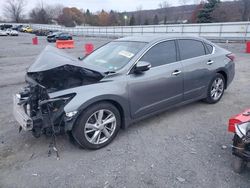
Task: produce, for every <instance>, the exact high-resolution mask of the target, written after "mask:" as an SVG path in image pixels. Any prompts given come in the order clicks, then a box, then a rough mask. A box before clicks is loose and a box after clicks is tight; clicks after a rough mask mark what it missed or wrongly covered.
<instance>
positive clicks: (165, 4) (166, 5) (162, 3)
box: [159, 1, 170, 8]
mask: <svg viewBox="0 0 250 188" xmlns="http://www.w3.org/2000/svg"><path fill="white" fill-rule="evenodd" d="M159 7H160V8H168V7H170V3H169V2H167V1H163V2H161V3H159Z"/></svg>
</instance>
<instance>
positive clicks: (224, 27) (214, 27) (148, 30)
mask: <svg viewBox="0 0 250 188" xmlns="http://www.w3.org/2000/svg"><path fill="white" fill-rule="evenodd" d="M31 26H32V27H33V28H35V29H48V30H58V31H63V32H69V33H71V34H73V35H77V36H104V37H121V36H131V35H146V34H168V35H180V34H181V35H182V34H185V35H192V36H201V37H205V38H208V39H224V40H250V22H228V23H208V24H176V25H148V26H109V27H94V26H77V27H74V28H69V27H63V26H58V25H43V24H32V25H31Z"/></svg>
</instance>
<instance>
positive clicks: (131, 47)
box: [84, 41, 147, 71]
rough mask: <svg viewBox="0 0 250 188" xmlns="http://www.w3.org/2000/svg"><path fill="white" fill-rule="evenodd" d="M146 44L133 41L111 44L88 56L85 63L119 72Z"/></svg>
mask: <svg viewBox="0 0 250 188" xmlns="http://www.w3.org/2000/svg"><path fill="white" fill-rule="evenodd" d="M146 44H147V43H145V42H132V41H128V42H127V41H114V42H110V43H108V44H106V45H104V46H102V47H101V48H99V49H97V50H96V51H94V52H93V53H92V54H90V55H89V56H87V57H86V58H85V59H84V63H87V64H93V65H97V66H101V67H104V68H107V69H109V70H110V71H117V70H119V69H121V68H122V67H124V66H125V65H127V64H128V63H129V61H130V60H131V59H132V58H133V57H134V56H135V55H136V54H137V53H138V52H139V51H140V50H142V48H143V47H144V46H145V45H146Z"/></svg>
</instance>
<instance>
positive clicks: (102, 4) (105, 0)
mask: <svg viewBox="0 0 250 188" xmlns="http://www.w3.org/2000/svg"><path fill="white" fill-rule="evenodd" d="M5 1H6V0H0V15H2V7H3V5H4V2H5ZM39 1H43V2H44V4H48V5H50V4H62V5H64V6H69V7H77V8H79V9H84V10H86V9H89V10H90V11H91V12H96V11H99V10H102V9H104V10H106V11H109V10H111V9H112V10H116V11H135V10H136V9H137V7H139V6H141V7H142V9H144V10H145V9H156V8H159V4H160V3H161V2H164V1H165V0H26V2H27V6H26V12H28V11H29V10H30V9H32V8H33V7H34V6H36V4H37V3H38V2H39ZM167 2H169V3H170V4H171V5H172V6H176V5H180V4H183V3H185V4H193V3H197V2H199V0H167Z"/></svg>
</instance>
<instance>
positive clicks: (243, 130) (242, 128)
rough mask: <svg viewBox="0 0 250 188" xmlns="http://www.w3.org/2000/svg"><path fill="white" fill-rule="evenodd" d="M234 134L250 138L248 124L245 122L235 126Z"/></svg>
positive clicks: (249, 124) (249, 123)
mask: <svg viewBox="0 0 250 188" xmlns="http://www.w3.org/2000/svg"><path fill="white" fill-rule="evenodd" d="M236 134H237V135H238V136H239V137H240V138H243V137H247V138H250V122H245V123H241V124H238V125H236Z"/></svg>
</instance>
